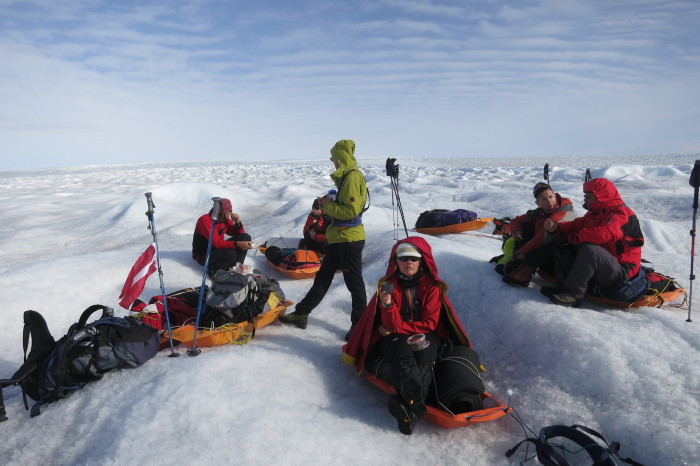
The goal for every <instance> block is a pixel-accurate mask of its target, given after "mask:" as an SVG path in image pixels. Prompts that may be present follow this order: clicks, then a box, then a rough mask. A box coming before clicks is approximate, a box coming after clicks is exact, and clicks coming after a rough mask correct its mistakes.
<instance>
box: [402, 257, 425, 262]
mask: <svg viewBox="0 0 700 466" xmlns="http://www.w3.org/2000/svg"><path fill="white" fill-rule="evenodd" d="M397 259H398V260H400V261H401V262H408V261H411V262H418V261H420V257H413V256H403V257H397Z"/></svg>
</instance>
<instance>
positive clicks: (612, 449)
mask: <svg viewBox="0 0 700 466" xmlns="http://www.w3.org/2000/svg"><path fill="white" fill-rule="evenodd" d="M577 429H580V430H577ZM586 434H590V435H586ZM591 435H592V436H595V437H598V438H599V439H601V440H602V441H603V442H604V443H605V445H606V446H605V447H604V446H603V445H601V444H599V443H598V442H596V441H595V440H594V439H593V438H591ZM556 437H564V438H566V439H568V440H571V441H572V442H574V443H575V444H577V445H579V446H580V447H581V448H582V449H584V450H585V451H586V453H588V456H590V457H591V459H592V460H593V466H615V465H617V464H619V463H618V461H617V460H619V461H622V462H624V463H627V464H631V465H633V466H643V465H642V464H641V463H637V462H636V461H634V460H632V459H631V458H620V456H619V455H618V451H619V450H620V443H619V442H611V443H608V442H607V441H606V440H605V438H604V437H603V436H602V435H601V434H599V433H598V432H596V431H595V430H593V429H590V428H588V427H586V426H582V425H578V424H574V425H572V426H565V425H551V426H548V427H544V428H543V429H542V430H540V433H539V436H538V438H533V437H528V438H526V439H525V440H522V441H520V442H518V444H517V445H515V446H514V447H513V448H511V449H510V450H508V451H507V452H506V456H507V457H508V458H510V457H511V456H512V455H513V454H514V453H515V451H516V450H517V449H518V448H519V447H520V445H522V444H523V443H526V442H529V443H533V444H534V445H535V450H536V452H537V460H538V461H539V462H540V463H541V464H543V465H544V466H569V463H568V462H567V461H566V459H565V458H564V456H563V455H562V454H560V453H559V452H558V451H556V449H555V446H554V445H552V444H550V443H549V442H548V440H549V439H553V438H556Z"/></svg>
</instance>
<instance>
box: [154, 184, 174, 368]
mask: <svg viewBox="0 0 700 466" xmlns="http://www.w3.org/2000/svg"><path fill="white" fill-rule="evenodd" d="M145 196H146V202H147V203H148V212H146V216H147V217H148V229H149V230H151V235H153V242H154V243H155V245H156V265H157V266H158V278H159V279H160V294H161V296H163V308H164V309H165V311H164V312H165V323H166V325H167V327H168V338H169V339H170V354H169V355H168V357H170V358H176V357H178V356H180V354H179V353H176V352H175V345H173V331H172V329H171V328H170V313H169V312H168V298H167V297H166V296H165V284H164V283H163V270H162V269H161V268H160V250H159V249H158V233H156V222H155V220H154V216H153V212H154V210H155V208H156V206H155V204H153V198H152V197H151V193H146V194H145Z"/></svg>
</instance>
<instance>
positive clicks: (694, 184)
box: [686, 160, 700, 322]
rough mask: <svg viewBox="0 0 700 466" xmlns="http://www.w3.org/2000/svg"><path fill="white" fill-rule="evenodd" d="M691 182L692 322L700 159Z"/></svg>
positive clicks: (690, 300) (690, 296)
mask: <svg viewBox="0 0 700 466" xmlns="http://www.w3.org/2000/svg"><path fill="white" fill-rule="evenodd" d="M689 184H690V186H692V187H693V188H694V190H695V192H694V193H693V229H692V230H690V238H691V241H690V293H689V294H688V299H689V301H688V320H686V322H692V320H691V319H690V312H691V309H693V280H695V274H694V273H693V267H694V264H695V220H696V218H697V213H698V188H700V160H696V161H695V165H694V166H693V171H692V172H690V180H689Z"/></svg>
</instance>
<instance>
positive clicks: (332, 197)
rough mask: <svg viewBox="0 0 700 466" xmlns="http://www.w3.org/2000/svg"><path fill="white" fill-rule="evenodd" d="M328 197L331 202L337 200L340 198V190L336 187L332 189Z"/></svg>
mask: <svg viewBox="0 0 700 466" xmlns="http://www.w3.org/2000/svg"><path fill="white" fill-rule="evenodd" d="M328 199H330V201H331V202H337V200H338V191H336V190H335V189H331V190H330V191H328Z"/></svg>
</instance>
